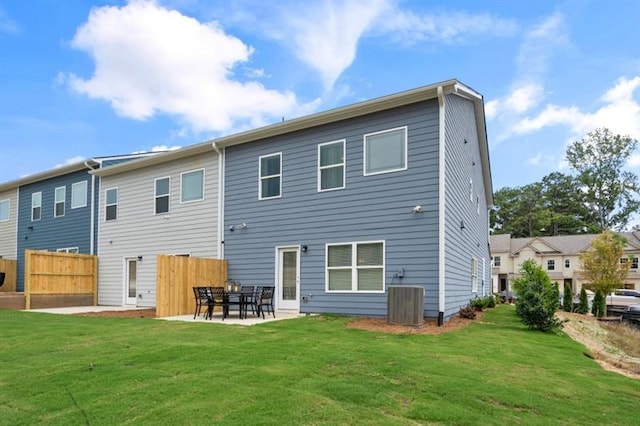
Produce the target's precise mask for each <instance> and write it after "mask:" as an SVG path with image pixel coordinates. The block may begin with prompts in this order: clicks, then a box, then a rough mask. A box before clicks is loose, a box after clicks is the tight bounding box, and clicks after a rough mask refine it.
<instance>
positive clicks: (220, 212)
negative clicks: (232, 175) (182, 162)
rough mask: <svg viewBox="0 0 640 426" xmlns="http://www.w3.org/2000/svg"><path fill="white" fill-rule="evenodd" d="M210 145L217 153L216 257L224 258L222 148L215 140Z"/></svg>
mask: <svg viewBox="0 0 640 426" xmlns="http://www.w3.org/2000/svg"><path fill="white" fill-rule="evenodd" d="M211 147H212V148H213V150H214V151H215V152H216V153H217V154H218V259H224V148H223V150H220V148H218V145H216V143H215V141H214V142H212V143H211Z"/></svg>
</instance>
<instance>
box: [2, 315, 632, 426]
mask: <svg viewBox="0 0 640 426" xmlns="http://www.w3.org/2000/svg"><path fill="white" fill-rule="evenodd" d="M348 321H349V319H348V318H343V317H333V316H318V317H306V318H300V319H296V320H289V321H279V322H271V323H265V324H261V325H258V326H254V327H242V326H227V325H220V324H203V323H177V322H169V321H156V320H151V319H139V318H136V319H123V318H84V317H73V316H64V315H51V314H41V313H25V312H16V311H0V354H1V358H0V424H7V425H16V424H36V423H44V424H60V425H73V424H78V425H80V424H92V425H103V424H167V425H169V424H214V423H220V424H243V425H250V424H254V425H255V424H278V425H282V424H296V425H297V424H310V425H311V424H313V425H318V424H385V425H386V424H390V425H393V424H397V425H406V424H446V425H450V424H483V425H487V424H500V425H506V424H544V425H546V424H579V425H584V424H601V425H603V424H606V425H614V424H619V425H630V424H639V422H640V420H639V418H638V413H639V412H640V411H639V410H640V381H639V380H633V379H629V378H625V377H622V376H619V375H617V374H614V373H610V372H606V371H604V370H602V369H601V368H600V367H599V366H598V365H597V364H596V363H595V362H594V361H593V360H591V359H589V358H587V357H585V356H584V354H583V352H584V351H585V349H584V347H582V346H581V345H579V344H577V343H575V342H573V341H572V340H571V339H569V338H568V337H566V336H564V335H556V334H544V333H540V332H534V331H528V330H526V329H525V328H524V327H523V326H522V325H521V324H520V323H519V321H518V318H517V317H516V316H515V312H514V309H513V307H512V306H500V307H498V308H496V309H494V310H491V311H489V312H487V313H486V314H485V316H484V317H483V318H482V320H481V321H476V322H474V324H473V325H471V326H469V327H467V328H465V329H462V330H458V331H454V332H451V333H447V334H442V335H438V336H425V335H422V336H421V335H390V334H382V333H377V332H369V331H362V330H356V329H349V328H346V327H345V324H346V323H347V322H348Z"/></svg>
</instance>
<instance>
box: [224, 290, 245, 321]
mask: <svg viewBox="0 0 640 426" xmlns="http://www.w3.org/2000/svg"><path fill="white" fill-rule="evenodd" d="M233 306H237V307H238V317H239V318H242V308H243V306H242V295H241V293H240V292H237V291H227V292H225V293H224V300H223V302H222V320H223V321H224V319H225V318H226V317H228V316H229V310H230V309H229V308H231V307H233Z"/></svg>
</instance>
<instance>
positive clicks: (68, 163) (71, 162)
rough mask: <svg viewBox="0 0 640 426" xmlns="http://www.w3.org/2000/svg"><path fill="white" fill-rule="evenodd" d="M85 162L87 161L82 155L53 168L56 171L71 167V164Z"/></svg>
mask: <svg viewBox="0 0 640 426" xmlns="http://www.w3.org/2000/svg"><path fill="white" fill-rule="evenodd" d="M84 160H86V158H85V157H83V156H81V155H76V156H75V157H71V158H67V159H66V160H64V161H63V162H62V163H58V164H56V165H55V166H53V168H54V169H59V168H60V167H64V166H69V165H71V164H75V163H79V162H81V161H84Z"/></svg>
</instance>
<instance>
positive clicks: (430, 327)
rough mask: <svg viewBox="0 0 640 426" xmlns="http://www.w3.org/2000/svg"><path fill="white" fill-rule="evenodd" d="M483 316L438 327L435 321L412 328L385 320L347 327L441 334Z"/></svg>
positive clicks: (360, 320) (362, 320)
mask: <svg viewBox="0 0 640 426" xmlns="http://www.w3.org/2000/svg"><path fill="white" fill-rule="evenodd" d="M483 314H484V312H476V319H475V320H471V319H466V318H461V317H459V316H455V317H453V318H451V319H450V320H449V321H447V322H446V323H444V325H442V326H440V327H439V326H438V322H437V321H435V320H429V321H425V322H424V324H422V325H420V326H413V325H391V324H387V319H386V318H357V319H355V320H353V321H351V322H350V323H349V324H348V325H347V327H349V328H358V329H360V330H370V331H380V332H383V333H394V334H442V333H447V332H449V331H453V330H459V329H461V328H464V327H466V326H468V325H469V324H473V322H474V321H478V320H480V319H481V318H482V315H483Z"/></svg>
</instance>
